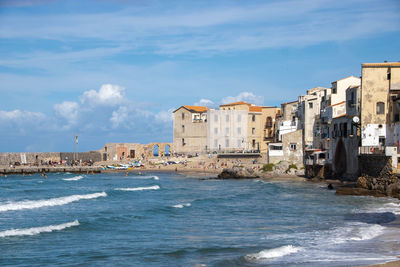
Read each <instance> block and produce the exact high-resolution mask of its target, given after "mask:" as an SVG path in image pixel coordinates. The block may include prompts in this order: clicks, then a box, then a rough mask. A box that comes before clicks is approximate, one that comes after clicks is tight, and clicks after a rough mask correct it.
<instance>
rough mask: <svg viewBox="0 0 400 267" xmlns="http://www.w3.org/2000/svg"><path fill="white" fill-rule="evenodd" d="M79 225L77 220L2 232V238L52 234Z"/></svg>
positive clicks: (0, 235)
mask: <svg viewBox="0 0 400 267" xmlns="http://www.w3.org/2000/svg"><path fill="white" fill-rule="evenodd" d="M77 225H79V221H78V220H75V221H73V222H68V223H63V224H58V225H48V226H42V227H34V228H26V229H11V230H6V231H3V232H0V237H8V236H23V235H38V234H40V233H50V232H53V231H60V230H63V229H65V228H69V227H72V226H77Z"/></svg>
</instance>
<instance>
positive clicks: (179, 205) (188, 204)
mask: <svg viewBox="0 0 400 267" xmlns="http://www.w3.org/2000/svg"><path fill="white" fill-rule="evenodd" d="M190 206H191V204H190V203H183V204H177V205H173V206H172V207H174V208H177V209H183V208H184V207H190Z"/></svg>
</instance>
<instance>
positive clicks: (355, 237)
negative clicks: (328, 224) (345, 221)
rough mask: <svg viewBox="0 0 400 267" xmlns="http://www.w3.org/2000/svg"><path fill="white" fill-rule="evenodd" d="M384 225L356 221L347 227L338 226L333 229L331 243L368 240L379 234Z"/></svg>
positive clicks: (381, 232)
mask: <svg viewBox="0 0 400 267" xmlns="http://www.w3.org/2000/svg"><path fill="white" fill-rule="evenodd" d="M385 228H386V227H383V226H381V225H379V224H373V225H370V224H366V223H357V224H354V225H351V226H349V227H340V228H337V229H335V230H334V231H333V233H332V236H334V238H333V240H332V241H333V243H336V244H341V243H344V242H347V241H362V240H370V239H373V238H375V237H377V236H379V235H381V234H383V230H384V229H385Z"/></svg>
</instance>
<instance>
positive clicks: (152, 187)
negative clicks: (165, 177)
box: [114, 185, 160, 191]
mask: <svg viewBox="0 0 400 267" xmlns="http://www.w3.org/2000/svg"><path fill="white" fill-rule="evenodd" d="M158 189H160V187H159V186H158V185H154V186H148V187H128V188H115V189H114V190H118V191H143V190H158Z"/></svg>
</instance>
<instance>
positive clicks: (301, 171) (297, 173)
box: [296, 169, 305, 176]
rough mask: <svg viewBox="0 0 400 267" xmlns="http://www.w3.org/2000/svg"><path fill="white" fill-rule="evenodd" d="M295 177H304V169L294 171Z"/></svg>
mask: <svg viewBox="0 0 400 267" xmlns="http://www.w3.org/2000/svg"><path fill="white" fill-rule="evenodd" d="M296 175H297V176H304V175H305V170H304V169H302V170H296Z"/></svg>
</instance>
